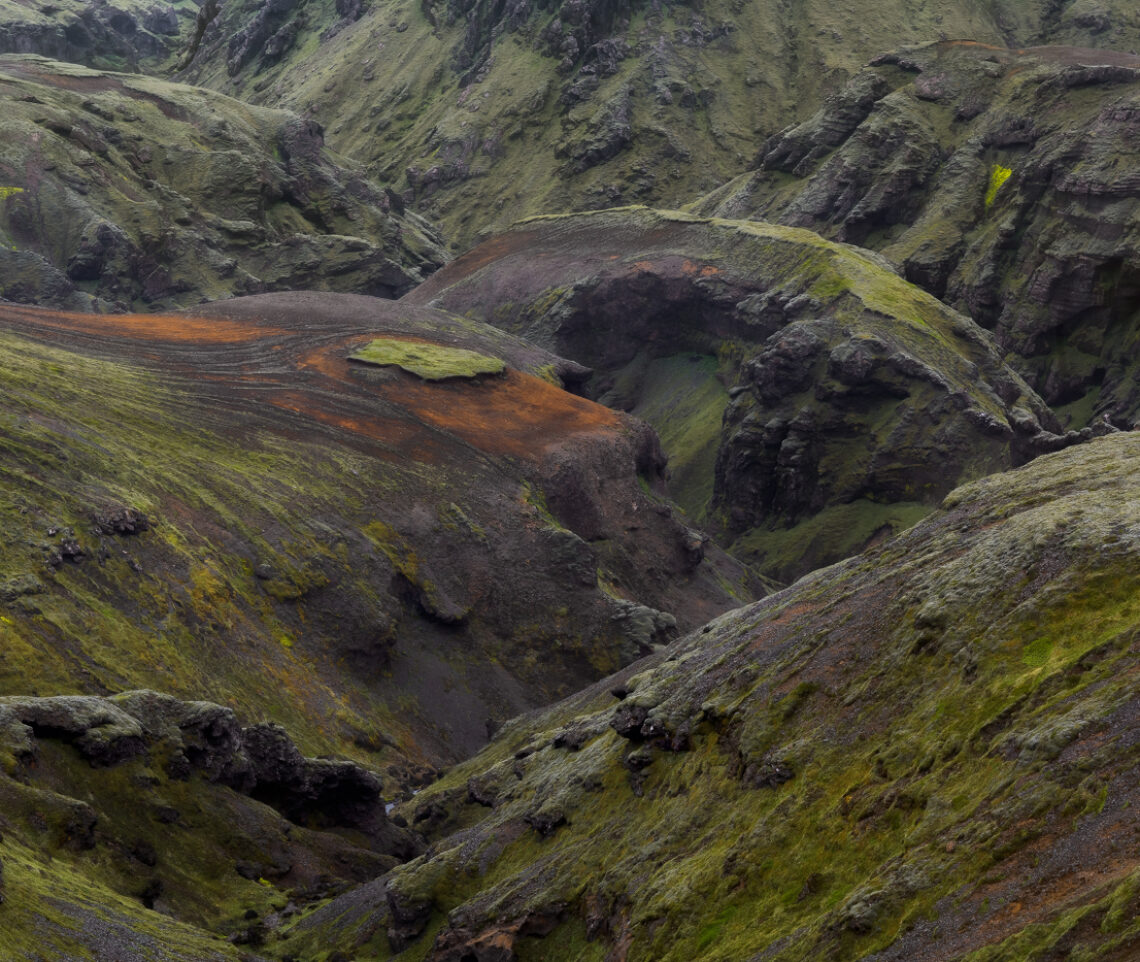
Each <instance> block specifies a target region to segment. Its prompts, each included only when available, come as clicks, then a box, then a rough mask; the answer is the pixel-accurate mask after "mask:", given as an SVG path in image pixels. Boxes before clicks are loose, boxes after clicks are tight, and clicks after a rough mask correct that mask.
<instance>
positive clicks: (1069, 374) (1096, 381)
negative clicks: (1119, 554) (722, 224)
mask: <svg viewBox="0 0 1140 962" xmlns="http://www.w3.org/2000/svg"><path fill="white" fill-rule="evenodd" d="M1078 19H1079V18H1078ZM1074 22H1075V21H1074ZM1082 22H1084V21H1082ZM1090 23H1092V21H1088V22H1086V23H1085V26H1086V27H1087V26H1088V25H1089V24H1090ZM899 67H902V68H904V69H906V70H907V71H908V73H907V74H900V73H899V72H898V71H897V69H896V68H899ZM1078 90H1079V91H1080V93H1079V95H1077V94H1076V93H1075V91H1078ZM849 105H855V106H849ZM946 110H950V111H952V112H953V115H954V118H955V119H954V121H953V122H952V123H951V124H949V125H946V124H945V123H943V122H942V120H941V119H940V118H941V117H942V114H943V112H944V111H946ZM1138 131H1140V57H1137V56H1135V55H1132V54H1126V53H1121V52H1114V51H1107V50H1090V49H1081V48H1074V47H1060V46H1058V47H1038V48H1032V49H1030V50H1023V51H1016V52H1015V51H1010V50H1004V49H1000V48H991V47H985V46H981V45H978V44H970V43H966V42H946V43H940V44H933V45H929V46H925V47H920V48H913V49H910V50H908V51H906V52H905V53H901V54H894V55H890V56H884V57H880V58H877V59H876V60H875V61H873V63H872V66H871V67H869V68H867V69H866V70H864V71H863V72H862V73H860V74H858V75H857V76H856V77H855V78H854V79H852V81H851V82H850V83H849V84H848V85H847V87H846V88H845V89H844V90H843V91H842V92H841V93H839V94H837V95H836V96H835V97H834V98H832V100H831V101H829V102H828V103H827V104H826V105H825V106H824V107H823V108H822V109H821V110H820V111H819V112H818V113H817V114H816V115H815V116H814V117H812V118H810V119H809V120H807V121H805V122H804V123H802V124H800V125H798V126H796V127H793V128H789V129H788V130H785V131H783V132H781V133H780V134H779V135H777V136H776V137H773V138H771V139H769V140H768V141H767V142H766V143H765V145H764V147H763V148H762V150H761V151H760V156H759V158H758V161H757V167H758V169H757V170H756V172H755V173H753V174H751V175H747V176H744V177H741V178H738V179H737V180H736V181H734V182H733V183H731V184H729V185H727V186H726V187H724V188H721V189H720V190H718V191H717V192H716V193H715V194H713V195H710V197H708V198H707V199H706V200H705V201H702V202H701V203H700V204H698V205H697V210H698V211H700V212H702V213H705V214H716V215H718V216H730V217H739V216H753V217H757V218H763V219H765V220H774V221H778V222H780V223H784V224H790V225H795V226H802V227H809V228H811V229H813V230H817V231H820V232H821V233H823V234H824V235H825V236H829V237H833V238H835V239H837V240H842V241H849V242H853V243H857V244H863V245H867V246H870V247H873V248H875V249H876V250H880V251H882V252H883V253H884V254H886V255H887V256H888V257H890V258H891V259H892V260H893V261H895V262H896V263H898V264H900V265H901V268H902V271H903V273H904V275H905V276H906V277H907V278H908V279H909V280H911V281H913V282H915V283H917V284H920V285H922V286H923V287H925V288H926V289H928V290H929V291H930V292H931V293H933V294H934V295H935V296H937V297H940V298H942V299H944V300H945V301H947V303H949V304H951V305H952V306H955V307H957V308H959V309H961V310H964V311H966V312H967V313H969V314H970V315H971V316H972V317H973V318H974V319H975V320H977V321H978V322H979V323H980V324H982V325H983V326H985V327H987V328H989V329H990V330H992V331H993V333H994V335H995V339H996V341H997V344H998V346H999V348H1000V349H1001V350H1002V351H1004V352H1006V353H1007V355H1010V356H1012V357H1014V358H1016V366H1017V367H1018V369H1019V371H1021V373H1023V374H1024V375H1025V376H1026V377H1027V379H1028V380H1029V382H1030V384H1031V385H1032V386H1033V387H1034V388H1035V389H1036V390H1037V391H1038V392H1039V393H1040V394H1041V396H1042V397H1043V398H1044V400H1045V401H1046V402H1048V403H1050V404H1051V405H1054V406H1058V407H1066V406H1070V405H1071V410H1066V411H1064V412H1063V414H1064V416H1065V418H1066V419H1067V420H1068V423H1069V426H1071V427H1072V428H1074V429H1078V430H1079V429H1080V428H1083V427H1085V426H1087V425H1089V424H1091V423H1092V422H1093V421H1095V420H1099V419H1100V418H1101V417H1102V416H1108V417H1109V419H1110V420H1112V421H1113V422H1114V423H1117V424H1121V425H1131V424H1132V423H1133V422H1134V421H1136V420H1137V417H1138V416H1140V394H1138V393H1137V389H1136V381H1137V369H1136V359H1135V356H1134V352H1132V351H1131V350H1130V348H1128V347H1127V345H1129V344H1131V343H1132V341H1133V340H1134V339H1135V335H1136V331H1137V330H1140V269H1138V267H1137V263H1138V258H1140V254H1138V251H1140V236H1138V235H1137V232H1136V228H1135V222H1136V217H1135V214H1136V210H1137V204H1138V203H1140V186H1138V183H1137V178H1136V176H1134V175H1133V174H1131V173H1129V171H1128V168H1127V165H1125V166H1123V167H1122V165H1121V161H1122V159H1123V158H1126V157H1128V156H1129V152H1130V150H1131V147H1130V145H1131V144H1132V143H1133V142H1134V141H1135V139H1136V137H1137V136H1138ZM788 174H791V175H792V177H793V178H794V179H792V180H789V179H788V177H787V176H786V175H788ZM1002 178H1008V180H1005V179H1002Z"/></svg>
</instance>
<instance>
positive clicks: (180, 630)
mask: <svg viewBox="0 0 1140 962" xmlns="http://www.w3.org/2000/svg"><path fill="white" fill-rule="evenodd" d="M0 327H2V329H3V334H2V335H0V339H2V341H3V344H4V351H3V361H2V365H3V379H4V385H5V390H4V394H3V398H2V401H0V404H2V408H0V417H2V422H0V423H2V424H3V436H2V440H0V444H2V446H3V454H4V456H3V474H0V484H2V485H3V497H2V499H0V516H2V518H3V530H4V532H5V537H4V539H3V545H2V546H0V629H2V634H3V637H4V646H3V652H2V653H0V693H3V694H13V695H23V694H28V693H38V694H41V695H46V694H64V693H85V694H112V693H115V692H118V691H122V690H124V689H132V688H153V689H158V690H163V691H167V692H169V693H171V694H172V695H175V696H177V697H181V698H194V699H197V698H206V699H209V700H212V701H215V702H218V703H219V704H223V705H226V706H227V707H230V708H234V709H235V710H238V711H240V713H241V714H242V716H243V717H245V718H249V719H252V720H259V719H266V718H267V719H271V720H273V721H275V722H278V723H282V724H285V725H287V727H288V728H289V730H290V732H292V733H293V734H294V736H295V737H296V738H297V740H298V744H299V745H300V746H301V748H302V749H303V750H304V751H305V752H307V753H309V754H322V753H327V752H335V753H342V754H347V755H348V756H350V757H354V758H357V759H361V760H365V761H367V762H368V763H369V764H371V765H373V766H374V767H379V768H383V769H384V771H385V773H386V774H385V779H384V781H385V785H384V787H385V791H386V792H387V793H388V794H389V795H392V794H395V793H398V792H402V791H406V790H409V789H411V788H413V787H414V786H415V785H416V784H417V783H418V781H419V780H421V779H422V777H424V776H425V775H426V774H427V772H428V769H429V768H430V766H433V765H437V764H440V763H446V762H450V761H453V760H455V759H456V758H458V757H462V756H464V755H466V754H469V753H470V752H472V751H473V750H475V749H476V748H478V747H479V746H480V745H481V744H483V743H484V742H485V740H486V738H487V737H488V734H489V732H490V731H491V730H493V729H494V727H495V726H496V724H498V722H501V721H502V720H503V719H505V718H508V717H511V716H513V715H515V714H517V713H518V712H519V711H521V710H525V709H528V708H532V707H534V706H536V705H539V704H546V703H549V702H550V701H552V700H554V699H555V698H558V697H562V696H565V695H567V694H569V693H570V692H572V691H574V690H576V689H577V688H579V687H580V686H581V685H583V684H585V683H586V682H588V681H589V680H592V679H596V678H598V677H600V676H601V675H603V674H605V673H607V672H609V671H612V670H614V669H616V668H617V667H618V666H620V665H622V664H625V663H628V662H629V661H631V660H633V659H634V658H636V657H639V656H640V655H642V654H644V653H646V652H648V651H650V650H653V649H654V648H655V647H656V646H658V645H660V644H661V643H663V642H665V641H667V640H670V639H671V638H673V637H675V636H676V634H677V633H678V632H679V631H685V630H689V629H690V628H692V627H693V626H695V625H697V624H699V623H701V622H703V621H705V620H707V619H708V618H709V617H712V616H713V615H715V614H717V613H718V612H721V611H723V610H725V609H726V608H728V607H731V606H734V605H736V604H739V603H741V602H742V601H746V600H750V599H752V598H755V597H758V596H759V594H760V593H762V590H761V589H760V587H759V586H758V584H757V583H756V582H755V581H754V580H753V579H752V578H750V577H749V576H748V575H747V573H746V572H745V571H744V569H743V568H742V567H741V566H740V565H738V564H736V563H735V562H732V561H731V560H730V559H728V558H727V557H726V556H725V555H724V554H723V553H722V552H721V551H720V550H719V549H717V548H715V547H714V546H712V545H709V544H707V543H706V540H707V539H705V538H704V537H703V536H702V535H700V534H698V533H696V532H695V531H693V530H691V529H690V528H688V527H686V526H685V525H684V524H683V523H682V522H681V521H680V520H678V518H677V517H675V516H674V514H673V511H672V509H671V507H670V505H669V502H668V501H666V500H665V498H664V497H663V496H662V494H661V492H662V491H663V478H662V475H661V472H662V468H663V464H664V458H663V457H662V455H661V453H660V449H659V447H658V444H657V440H656V437H655V436H654V434H653V432H652V431H651V429H650V428H648V427H647V426H646V425H644V424H642V423H640V422H638V421H636V420H634V419H633V418H630V417H627V416H625V415H622V414H618V413H615V412H612V411H609V410H607V409H605V408H603V407H600V406H599V405H596V404H593V403H592V402H589V401H586V400H583V399H582V398H580V397H577V396H575V395H572V394H569V393H567V392H566V391H564V390H562V389H561V388H560V387H558V379H559V376H560V375H561V374H565V375H567V376H580V375H581V369H580V368H579V367H578V366H576V365H573V364H571V363H569V362H566V361H563V360H561V359H560V358H558V357H555V356H553V355H551V354H549V353H547V352H545V351H542V350H539V349H536V348H534V347H531V346H530V345H527V344H525V343H523V342H521V341H519V340H517V339H516V338H513V337H510V336H509V335H505V334H503V333H501V332H499V331H496V330H494V329H492V328H488V327H485V326H484V325H481V324H478V323H475V322H472V321H465V320H462V319H459V318H456V317H452V316H450V315H447V314H445V313H443V312H440V311H433V310H427V309H423V308H415V307H411V306H407V305H401V304H398V303H396V302H392V301H383V300H378V299H374V298H366V297H360V296H353V295H336V294H323V295H322V294H305V295H300V294H295V295H293V294H291V295H285V294H281V295H262V296H259V297H252V298H239V299H234V300H230V301H225V302H221V303H219V304H217V305H207V306H204V307H202V308H199V309H195V310H194V311H193V312H191V313H188V314H182V315H84V314H63V313H56V312H51V311H46V310H37V309H34V308H27V307H19V306H15V305H3V306H0ZM385 341H390V342H392V343H397V344H401V343H402V344H414V345H417V346H418V348H419V349H420V352H421V353H422V354H427V355H431V354H432V352H433V351H439V352H441V353H444V354H446V350H447V349H451V350H455V349H459V350H463V351H466V352H469V353H472V354H476V355H479V356H481V357H490V358H493V359H495V360H497V361H498V362H500V363H501V365H502V366H503V370H502V372H501V373H499V374H473V375H467V376H458V377H451V378H447V379H444V380H435V381H429V380H423V379H422V378H421V377H420V376H418V375H417V374H414V373H409V372H408V371H406V370H404V369H403V368H401V367H399V366H391V365H387V364H384V365H382V366H379V365H376V364H372V363H361V362H359V361H353V360H351V359H350V355H351V354H353V353H354V352H355V351H357V350H358V349H359V348H361V347H363V346H365V345H370V344H375V343H377V342H385Z"/></svg>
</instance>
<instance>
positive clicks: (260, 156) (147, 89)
mask: <svg viewBox="0 0 1140 962" xmlns="http://www.w3.org/2000/svg"><path fill="white" fill-rule="evenodd" d="M0 74H2V75H3V77H4V78H5V80H6V83H5V85H4V91H5V93H4V95H3V100H4V103H5V111H4V124H5V125H6V126H5V127H4V131H5V136H4V138H3V139H4V148H3V150H0V181H2V182H3V184H4V185H5V186H9V187H13V188H19V190H18V192H16V193H13V194H10V195H9V196H6V197H5V198H4V199H3V200H2V201H0V239H2V242H3V246H4V247H5V248H6V251H4V252H3V257H4V261H3V264H4V265H6V266H5V267H4V271H3V273H2V274H0V283H2V285H3V291H4V295H5V297H7V298H8V299H9V300H17V301H24V302H34V303H41V304H53V305H56V306H68V307H81V308H97V309H103V310H106V309H109V308H111V307H118V308H119V309H123V308H125V307H135V308H139V307H148V306H149V307H151V309H153V307H154V306H165V307H171V306H181V305H186V304H192V303H198V302H200V301H201V300H203V299H212V298H219V297H227V296H233V295H235V294H241V293H252V292H256V291H260V290H273V289H279V288H286V289H291V288H314V289H329V288H333V289H344V290H347V289H351V290H354V291H359V292H363V293H372V294H377V295H385V296H394V295H395V294H398V293H400V292H402V291H403V290H406V289H407V288H409V287H411V286H413V285H414V284H415V283H416V282H418V281H419V280H420V278H421V277H422V274H423V273H425V272H430V271H431V270H432V269H434V267H436V266H438V265H439V264H440V263H442V262H443V260H445V259H446V258H445V255H444V254H443V253H442V251H441V249H440V247H439V243H438V238H437V237H436V236H435V235H434V233H433V232H432V231H431V229H430V228H428V227H427V225H426V224H424V223H423V222H422V221H421V220H419V219H418V218H417V217H416V216H415V215H414V214H412V213H410V212H407V213H404V212H397V211H394V210H392V209H391V205H390V202H389V200H388V198H387V196H386V195H384V194H383V192H382V191H381V189H380V188H379V187H378V186H377V185H376V184H375V183H372V182H370V181H368V180H367V178H365V177H363V176H362V175H361V173H360V171H359V170H357V169H355V168H354V167H352V166H351V165H347V166H346V165H345V163H344V162H342V163H340V164H338V163H336V162H334V161H333V160H332V158H331V157H330V156H329V155H328V154H327V153H325V152H323V150H322V141H321V137H320V132H319V127H315V126H313V125H311V124H308V123H306V122H304V121H302V120H301V118H299V117H297V116H296V115H292V114H289V113H287V112H284V111H278V110H266V109H263V108H255V107H250V106H249V105H247V104H243V103H241V102H239V101H236V100H232V99H230V98H228V97H225V96H223V95H220V94H215V93H212V92H209V91H205V90H201V89H197V88H192V87H187V86H183V85H178V84H171V83H168V82H165V81H161V80H158V79H155V78H150V77H140V76H138V75H124V74H114V73H107V72H99V71H93V70H89V69H87V68H85V67H79V66H76V65H70V64H61V63H57V62H53V61H47V60H43V59H41V58H35V57H16V56H11V55H9V56H6V57H5V58H4V59H3V61H2V63H0ZM401 211H402V208H401Z"/></svg>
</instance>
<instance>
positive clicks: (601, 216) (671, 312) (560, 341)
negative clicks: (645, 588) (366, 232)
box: [401, 208, 1077, 579]
mask: <svg viewBox="0 0 1140 962" xmlns="http://www.w3.org/2000/svg"><path fill="white" fill-rule="evenodd" d="M401 303H408V304H421V305H427V304H430V305H433V306H437V307H442V308H445V309H447V310H450V311H454V312H456V313H460V314H465V315H468V316H473V317H478V318H480V319H482V320H484V321H487V322H489V323H492V324H495V325H496V326H499V327H502V328H504V329H506V330H509V331H512V332H514V333H516V334H520V335H523V336H525V337H526V338H528V339H530V340H532V341H533V342H535V343H538V344H541V345H543V346H544V347H546V348H548V349H550V350H553V351H557V352H558V353H561V354H563V355H565V356H567V357H573V358H575V359H577V360H580V361H582V362H583V363H585V364H589V365H590V366H592V367H594V368H595V369H596V370H595V374H594V376H593V378H592V380H591V381H589V382H588V383H587V384H586V385H585V390H586V391H587V392H588V393H589V394H590V396H592V397H594V398H596V399H598V400H600V401H602V402H603V403H605V404H608V405H610V406H615V407H618V408H620V409H623V410H627V411H631V412H633V413H635V414H636V415H637V416H639V417H642V418H645V419H646V420H648V421H649V422H650V423H651V424H653V425H654V427H656V429H657V431H658V433H659V434H660V436H661V437H662V439H663V442H664V445H665V449H666V452H667V453H668V454H669V455H670V461H671V465H672V471H673V479H672V484H673V490H674V491H675V493H676V497H677V498H678V499H679V501H680V502H681V504H682V505H683V506H684V507H685V508H686V509H687V510H689V511H690V512H691V513H692V514H693V516H694V517H696V518H699V519H700V520H702V521H704V522H705V523H706V524H707V525H708V526H709V528H710V530H712V531H715V532H717V533H718V534H719V535H723V536H724V537H725V538H726V539H727V540H728V541H731V543H732V550H733V551H734V552H735V553H738V554H739V556H741V557H745V558H747V559H749V560H750V561H753V562H755V563H756V564H757V565H759V566H760V569H761V570H762V571H764V572H765V573H768V574H771V575H773V576H774V577H777V578H781V579H790V578H794V577H797V576H799V575H801V574H804V573H805V572H806V571H809V570H810V569H811V568H814V567H817V566H819V565H820V564H826V563H830V562H833V561H837V560H839V559H841V558H844V557H847V556H848V555H850V554H854V553H856V552H857V551H860V550H862V548H863V547H864V546H865V545H866V544H867V543H868V542H869V541H870V540H873V539H875V538H878V537H882V536H883V535H884V534H886V533H888V532H889V531H890V530H892V529H896V528H898V527H900V526H905V525H906V524H910V523H913V522H914V521H915V520H917V518H918V517H921V516H922V515H923V514H925V513H926V512H927V511H929V510H930V509H931V508H933V506H934V505H936V504H937V503H938V502H939V501H940V500H941V499H942V497H943V496H944V495H945V494H946V493H947V492H948V491H949V490H950V489H951V488H952V487H954V486H955V485H956V484H958V483H960V482H961V481H964V480H968V479H972V478H976V477H979V476H980V475H983V474H987V473H989V472H992V471H996V470H1001V469H1003V468H1006V467H1009V466H1010V465H1012V464H1020V463H1023V462H1024V461H1026V460H1028V459H1029V458H1030V457H1032V456H1033V455H1034V454H1037V453H1039V452H1040V451H1042V450H1049V449H1053V448H1055V447H1058V446H1061V445H1063V444H1066V443H1071V442H1072V441H1075V440H1077V438H1076V437H1075V436H1070V437H1068V438H1062V437H1058V436H1057V435H1056V434H1054V433H1052V429H1053V428H1055V427H1056V423H1055V421H1054V419H1053V416H1052V414H1051V413H1050V412H1049V411H1048V409H1047V408H1046V407H1045V405H1044V403H1043V402H1042V401H1041V399H1040V398H1038V397H1037V396H1036V395H1035V394H1034V393H1033V392H1032V391H1031V390H1030V389H1029V388H1028V387H1027V386H1026V385H1025V383H1024V382H1023V381H1022V380H1021V379H1020V378H1019V377H1018V376H1017V375H1016V374H1014V373H1013V372H1012V371H1011V370H1010V369H1009V368H1008V367H1006V366H1005V365H1004V364H1003V363H1002V361H1001V359H1000V357H999V355H998V353H997V351H996V350H995V349H994V346H993V344H992V343H991V342H990V340H989V338H988V337H987V336H986V334H985V333H984V332H983V331H982V330H981V329H980V328H978V327H977V326H976V325H974V324H973V323H972V322H971V321H970V320H969V319H968V318H966V317H964V316H962V315H960V314H957V313H955V312H953V311H951V310H949V309H947V308H946V307H945V306H944V305H943V304H941V303H939V302H938V301H936V300H935V299H934V298H932V297H930V296H928V295H926V294H923V293H922V292H921V291H920V290H918V289H917V288H915V287H914V286H912V285H910V284H908V283H906V282H905V281H903V280H902V279H901V278H899V277H898V276H897V275H895V274H894V273H893V272H892V271H891V270H890V269H889V267H884V265H883V264H882V263H879V262H876V261H875V260H874V259H872V257H870V256H868V255H867V253H866V252H863V251H860V250H858V249H857V248H853V247H847V246H843V245H838V244H833V243H830V242H828V241H825V240H823V239H822V238H820V237H819V236H818V235H816V234H813V233H810V232H808V231H802V230H792V229H788V228H783V227H773V226H770V225H765V224H750V223H746V222H742V221H717V220H710V219H702V218H697V217H693V216H691V215H685V214H678V213H675V212H667V211H652V210H648V209H646V208H630V209H625V210H613V211H602V212H597V213H591V214H579V215H573V216H565V217H550V218H539V219H536V220H532V221H525V222H523V223H521V224H519V225H518V226H517V227H515V228H514V229H512V230H511V231H508V232H507V233H505V234H503V235H502V236H500V237H497V238H495V239H494V240H492V241H488V242H487V243H485V244H483V245H480V246H479V247H477V248H475V249H474V250H473V251H471V252H470V253H469V254H467V255H465V256H464V257H462V258H460V259H459V260H457V261H454V262H453V263H452V264H450V265H448V267H446V268H445V269H443V270H442V271H440V272H438V273H437V274H435V275H434V276H433V277H431V278H430V279H429V280H428V281H427V282H426V283H424V284H423V285H421V286H420V287H418V288H416V289H415V290H414V291H412V292H411V293H410V294H408V295H406V296H405V298H404V299H403V300H402V301H401Z"/></svg>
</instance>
